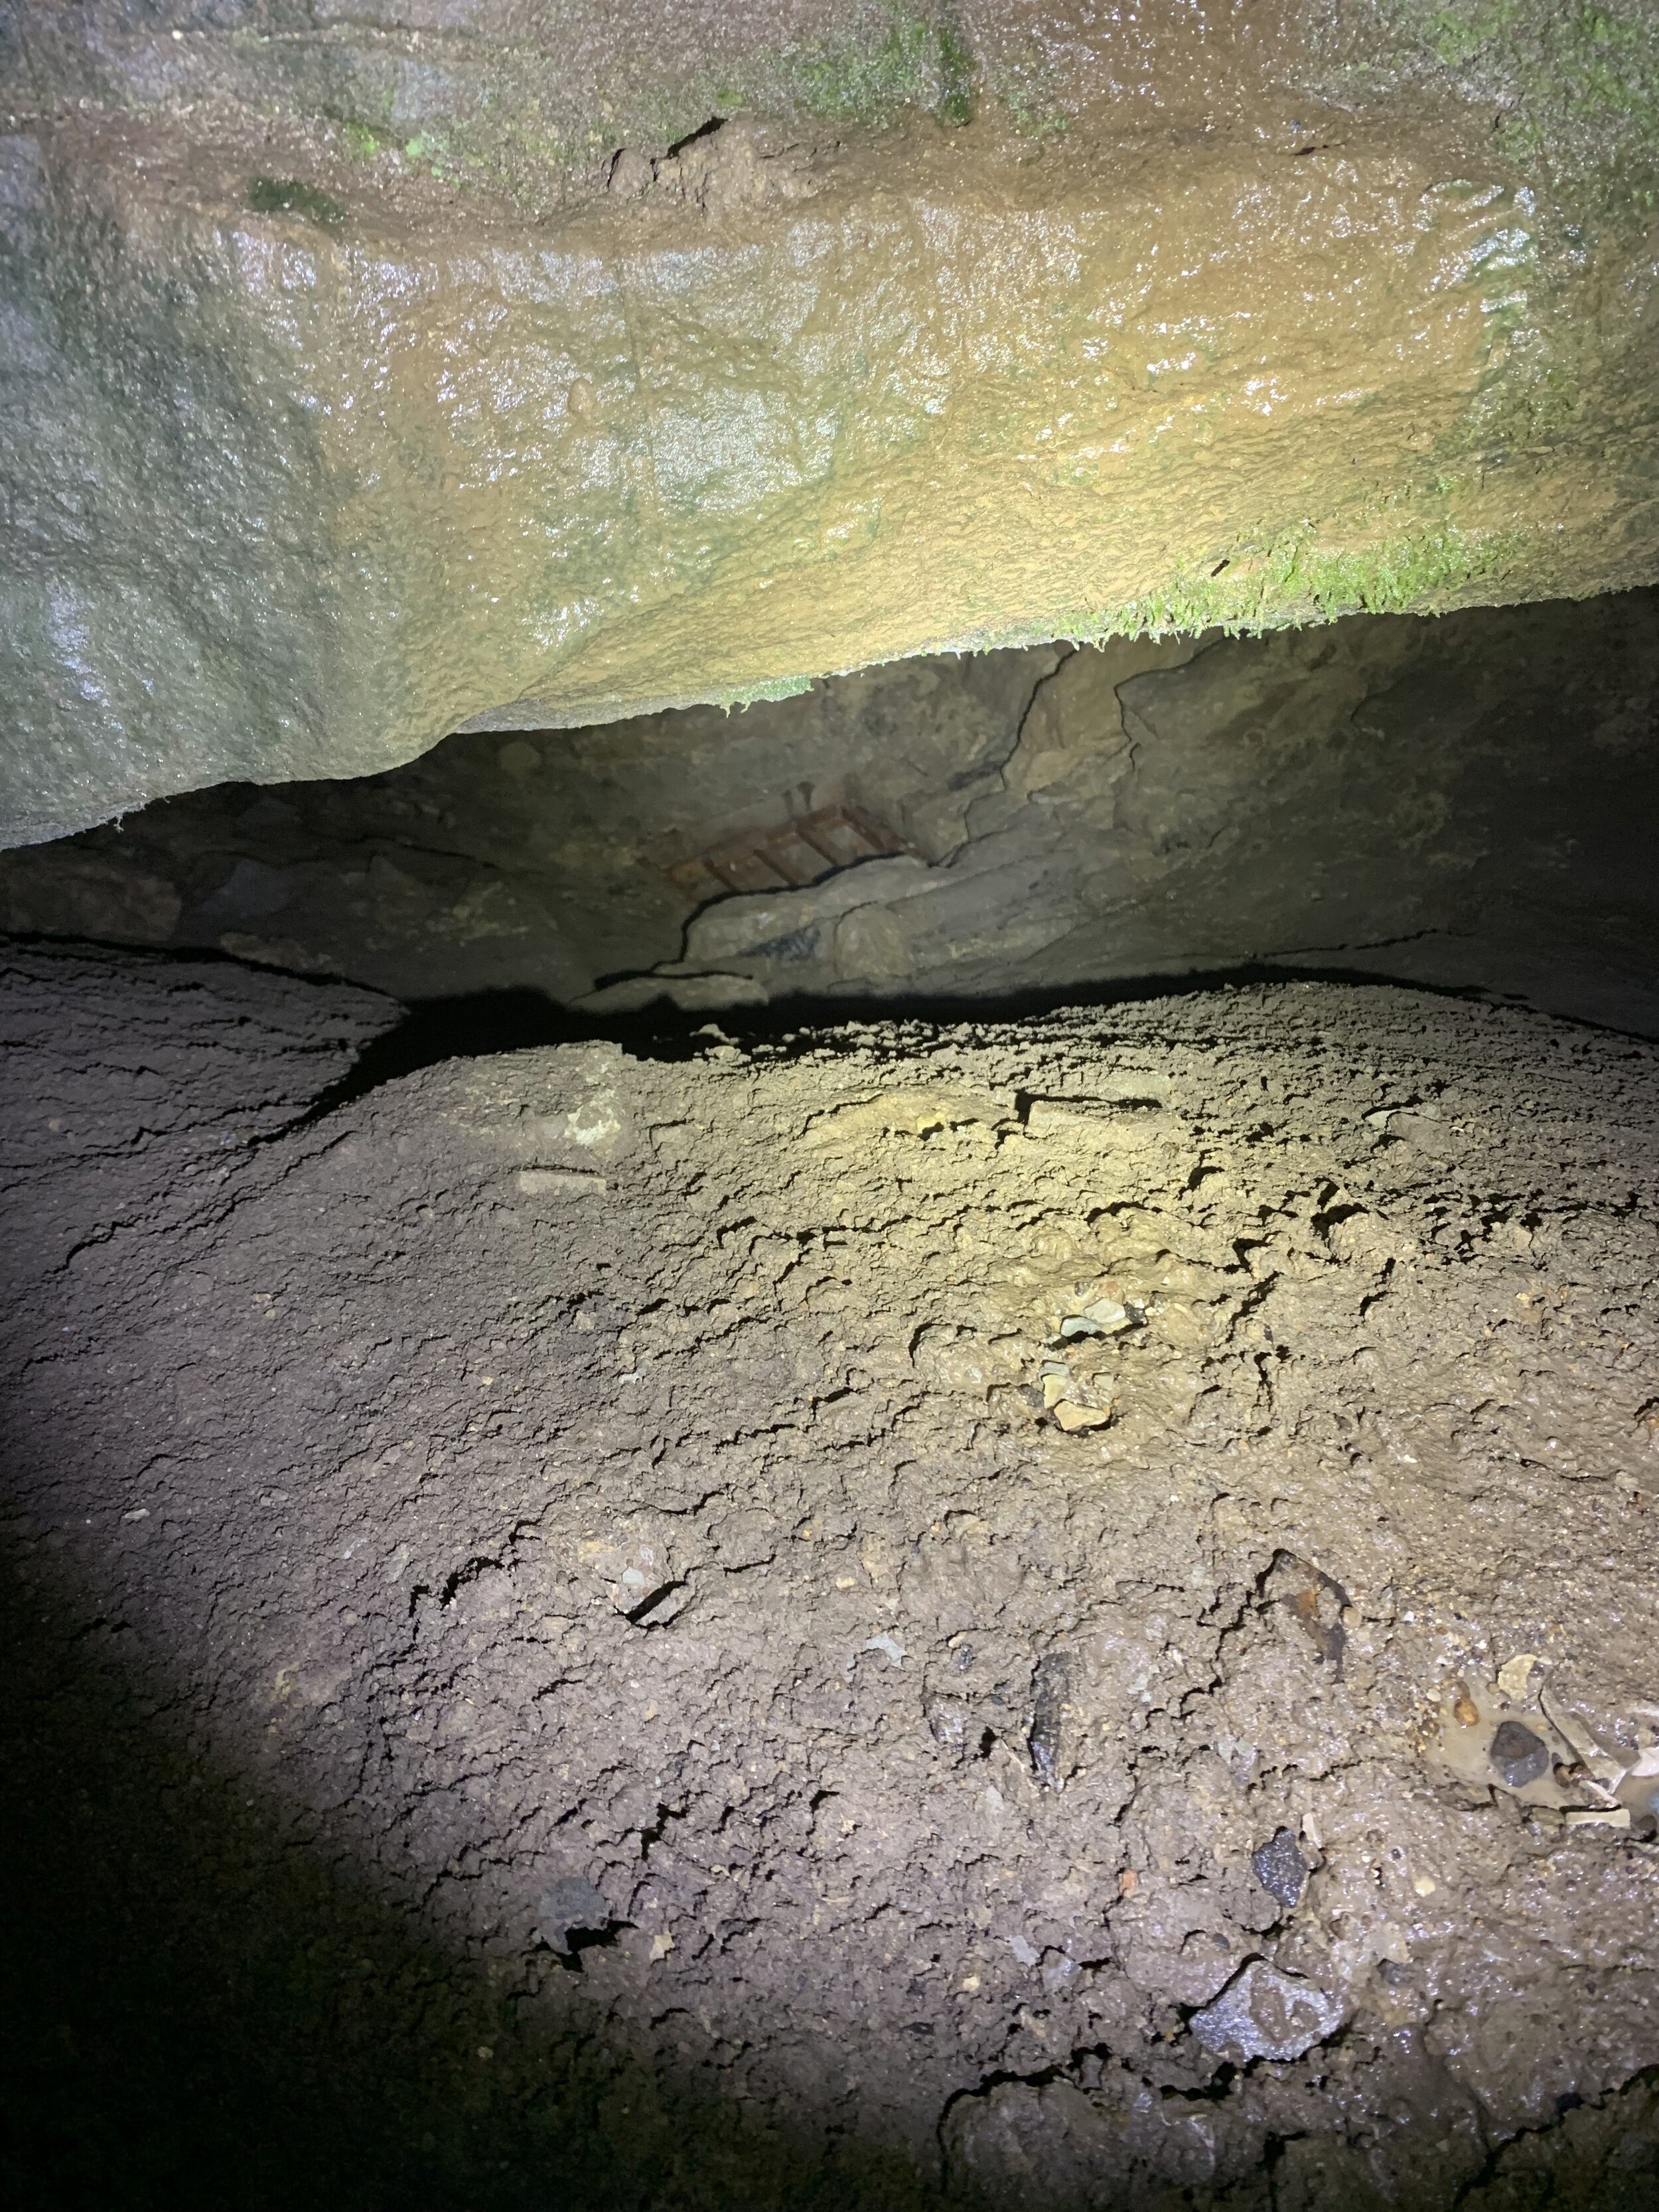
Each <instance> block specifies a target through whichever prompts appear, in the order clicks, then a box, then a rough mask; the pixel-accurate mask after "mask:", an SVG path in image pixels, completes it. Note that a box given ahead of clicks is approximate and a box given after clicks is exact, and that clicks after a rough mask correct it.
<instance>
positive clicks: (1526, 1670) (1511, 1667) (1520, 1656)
mask: <svg viewBox="0 0 1659 2212" xmlns="http://www.w3.org/2000/svg"><path fill="white" fill-rule="evenodd" d="M1537 1664H1538V1654H1537V1653H1536V1652H1535V1651H1517V1652H1516V1655H1515V1656H1514V1658H1513V1659H1506V1660H1505V1661H1504V1664H1503V1665H1502V1666H1501V1667H1500V1668H1498V1688H1499V1689H1500V1690H1501V1691H1502V1692H1504V1696H1505V1697H1506V1698H1524V1697H1525V1696H1526V1694H1527V1684H1528V1682H1529V1681H1530V1680H1532V1672H1533V1669H1534V1667H1536V1666H1537Z"/></svg>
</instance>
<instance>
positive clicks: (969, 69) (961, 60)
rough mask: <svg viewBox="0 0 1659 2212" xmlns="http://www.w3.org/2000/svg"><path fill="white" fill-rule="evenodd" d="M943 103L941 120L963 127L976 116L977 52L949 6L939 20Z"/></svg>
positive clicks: (940, 80) (936, 109) (941, 94)
mask: <svg viewBox="0 0 1659 2212" xmlns="http://www.w3.org/2000/svg"><path fill="white" fill-rule="evenodd" d="M938 36H939V104H938V106H937V107H936V108H935V110H934V112H935V113H936V114H937V115H938V117H939V121H940V122H941V123H948V124H950V125H952V127H953V128H959V127H960V126H961V125H963V124H965V123H971V122H972V121H973V119H974V82H975V76H976V74H977V72H976V70H975V66H974V56H973V52H972V49H971V48H970V47H969V44H968V41H967V39H966V37H965V36H964V35H963V30H962V27H961V25H960V24H959V23H958V22H957V19H956V17H955V16H954V15H952V14H951V13H950V12H949V11H948V10H947V11H946V13H945V15H941V16H940V18H939V33H938Z"/></svg>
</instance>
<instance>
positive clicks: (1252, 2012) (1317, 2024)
mask: <svg viewBox="0 0 1659 2212" xmlns="http://www.w3.org/2000/svg"><path fill="white" fill-rule="evenodd" d="M1343 2018H1344V2011H1343V2006H1342V2001H1341V1999H1340V1997H1335V1996H1332V1995H1331V1994H1330V1993H1329V1991H1328V1990H1322V1989H1320V1988H1319V1987H1318V1986H1317V1984H1315V1983H1313V1982H1304V1981H1298V1980H1296V1979H1295V1978H1292V1977H1291V1975H1289V1974H1281V1973H1280V1972H1279V1969H1278V1968H1277V1967H1276V1966H1268V1965H1267V1963H1266V1961H1265V1960H1261V1959H1252V1960H1251V1961H1250V1963H1249V1966H1246V1967H1244V1968H1243V1971H1242V1972H1239V1973H1238V1974H1237V1975H1235V1976H1234V1978H1233V1979H1232V1980H1231V1982H1229V1983H1228V1984H1227V1986H1226V1988H1225V1990H1223V1991H1222V1992H1221V1995H1220V1996H1218V1997H1217V1998H1216V2000H1215V2001H1214V2002H1213V2003H1212V2004H1207V2005H1206V2006H1205V2007H1204V2008H1203V2009H1202V2011H1200V2012H1195V2013H1194V2015H1193V2017H1192V2021H1191V2026H1192V2031H1193V2033H1194V2035H1195V2036H1196V2037H1197V2038H1198V2039H1199V2041H1200V2043H1201V2044H1202V2045H1204V2046H1205V2048H1206V2050H1207V2051H1217V2052H1218V2053H1219V2054H1220V2055H1221V2056H1222V2057H1227V2058H1232V2059H1235V2060H1240V2059H1249V2058H1279V2059H1285V2058H1300V2057H1301V2056H1302V2054H1303V2052H1304V2051H1311V2050H1312V2049H1313V2047H1314V2045H1315V2044H1316V2043H1322V2042H1323V2041H1324V2039H1325V2038H1326V2037H1327V2036H1328V2035H1334V2033H1335V2032H1336V2030H1337V2029H1338V2028H1339V2027H1340V2026H1341V2025H1342V2021H1343Z"/></svg>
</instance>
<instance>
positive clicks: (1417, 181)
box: [0, 0, 1659, 843]
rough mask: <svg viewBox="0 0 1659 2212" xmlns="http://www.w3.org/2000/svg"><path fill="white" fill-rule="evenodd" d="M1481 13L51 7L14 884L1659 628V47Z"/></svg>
mask: <svg viewBox="0 0 1659 2212" xmlns="http://www.w3.org/2000/svg"><path fill="white" fill-rule="evenodd" d="M1466 12H1467V21H1465V20H1462V16H1461V15H1459V13H1458V11H1446V10H1444V9H1439V10H1436V9H1431V8H1428V7H1426V6H1419V5H1417V4H1416V0H1376V4H1375V5H1356V6H1352V7H1346V8H1337V7H1334V6H1329V5H1324V4H1319V0H1285V4H1283V5H1276V6H1261V5H1255V6H1251V7H1249V8H1246V7H1243V6H1242V5H1239V6H1233V7H1227V6H1223V5H1217V6H1212V7H1208V8H1199V7H1183V6H1179V5H1176V4H1175V0H1168V4H1165V5H1154V6H1148V7H1147V8H1146V9H1141V10H1140V11H1139V13H1138V14H1137V15H1135V16H1134V18H1133V21H1131V22H1130V23H1129V24H1127V25H1125V24H1124V23H1122V22H1121V21H1113V22H1111V23H1096V22H1095V21H1093V15H1094V11H1092V10H1091V9H1085V8H1083V7H1081V6H1076V7H1067V6H1066V4H1064V3H1063V0H1059V3H1058V4H1054V5H1048V4H1042V0H1033V3H1032V4H1027V5H1019V6H1012V7H1011V6H993V5H991V4H989V0H985V4H979V0H971V4H970V0H964V4H963V5H962V6H960V7H958V8H957V9H954V10H950V11H942V10H936V9H931V8H929V9H921V10H918V11H917V12H915V13H914V14H913V13H908V12H903V11H900V12H897V13H896V12H894V11H893V10H892V9H886V8H882V7H876V6H870V5H863V4H858V0H781V4H773V5H768V6H764V7H762V6H749V7H744V6H733V7H729V8H726V9H721V10H718V11H707V12H705V11H699V12H698V13H697V14H696V15H695V16H684V15H681V14H680V13H678V11H672V10H667V9H661V8H659V7H656V6H653V5H647V4H644V0H634V4H631V5H628V6H623V7H614V6H606V7H603V8H601V7H599V6H597V5H593V6H589V5H586V4H582V5H571V6H568V7H557V8H556V7H554V6H552V5H550V4H549V5H538V4H534V0H475V4H471V5H467V4H462V0H454V4H447V0H352V4H348V0H339V3H338V4H333V0H330V4H323V0H311V4H306V0H286V4H285V0H214V4H205V3H204V4H197V0H158V4H155V5H147V6H143V7H140V6H137V5H136V4H134V5H129V6H121V5H117V4H99V0H88V4H87V5H84V6H73V5H62V4H58V0H26V4H23V5H21V6H20V7H19V8H17V9H14V10H13V11H12V13H11V15H10V16H9V22H8V27H7V31H6V33H5V38H6V43H5V44H4V45H3V46H0V64H3V67H4V69H5V70H6V81H5V87H4V94H3V96H4V99H5V101H6V104H7V107H8V109H9V114H10V120H9V122H8V123H7V124H6V125H5V129H4V135H3V143H0V202H3V213H4V226H3V234H4V246H3V252H4V257H5V259H4V274H3V284H4V312H5V317H6V321H5V331H6V337H5V347H4V361H3V374H4V379H5V392H4V401H3V404H4V407H5V410H6V413H5V423H6V458H5V461H4V476H5V490H6V503H5V512H4V524H3V527H4V532H5V539H4V547H3V553H4V568H5V574H6V581H5V602H4V620H5V623H6V627H7V630H8V636H9V647H10V651H9V661H8V673H7V678H6V684H5V690H4V695H3V711H4V727H3V735H0V749H3V750H0V763H3V766H0V837H3V838H4V839H5V840H6V841H8V842H13V843H16V842H28V841H32V840H39V839H44V838H47V837H50V836H55V835H58V834H60V833H62V832H64V831H66V830H70V829H78V828H81V827H82V826H85V825H87V824H88V823H95V822H98V821H100V820H104V819H106V818H108V817H110V816H112V815H113V814H116V813H118V812H120V811H124V810H126V809H129V808H131V807H133V806H135V805H140V804H142V803H143V801H145V800H146V799H150V798H152V797H155V796H156V795H158V794H161V793H167V792H173V791H179V790H185V789H189V788H192V787H197V786H199V785H202V784H206V783H212V782H216V781H224V780H226V779H228V778H231V777H241V778H246V779H249V780H252V781H279V780H283V779H288V778H293V777H295V776H303V775H352V774H362V773H363V772H366V771H368V770H372V769H379V768H382V767H386V766H389V765H391V764H392V763H396V762H398V761H402V760H405V759H407V758H409V757H411V756H412V755H414V754H416V753H417V752H419V751H421V750H422V749H424V748H426V747H428V746H429V745H431V744H434V743H435V742H436V741H437V740H438V739H440V738H442V737H443V736H445V735H446V734H447V732H450V731H451V730H453V729H454V728H455V727H456V726H459V725H461V724H464V723H466V722H468V721H469V720H482V721H483V722H484V723H485V724H486V725H489V726H497V727H502V728H509V727H513V726H537V727H544V728H547V727H556V726H574V725H583V724H588V723H592V722H594V721H598V720H605V719H607V718H611V717H615V716H618V715H623V714H637V713H640V712H641V711H645V710H647V709H650V708H654V707H658V706H660V705H662V704H665V703H668V702H681V701H687V700H705V701H707V700H727V699H732V698H750V697H754V696H763V695H766V694H769V693H775V692H776V691H778V690H788V689H790V688H793V687H796V686H799V684H802V683H803V682H804V681H805V679H807V678H813V677H817V676H819V675H822V674H823V673H825V672H826V671H832V670H836V669H845V668H848V667H854V666H858V665H865V664H867V663H869V662H872V661H874V660H878V659H884V658H888V657H891V656H895V655H902V654H911V653H921V652H925V651H928V650H937V649H939V648H942V647H952V646H960V645H980V646H982V645H986V644H996V643H1007V642H1018V641H1029V640H1043V639H1050V638H1056V637H1090V636H1098V635H1106V634H1109V633H1113V632H1120V631H1127V632H1135V631H1139V630H1141V629H1148V628H1151V629H1167V628H1175V629H1201V628H1203V627H1204V626H1205V625H1206V624H1208V623H1216V622H1223V623H1226V622H1233V623H1246V624H1249V623H1268V624H1271V623H1279V622H1283V621H1285V620H1292V619H1294V620H1306V619H1317V618H1320V617H1323V616H1326V615H1328V614H1331V613H1334V612H1340V611H1344V610H1346V609H1351V608H1355V607H1367V606H1369V607H1383V608H1414V609H1428V608H1433V607H1438V606H1442V605H1451V604H1457V603H1462V602H1468V601H1499V600H1506V599H1509V600H1513V599H1528V598H1536V597H1542V596H1548V595H1552V594H1563V593H1567V594H1572V593H1581V592H1592V591H1595V590H1600V589H1604V588H1607V587H1610V586H1620V585H1629V584H1635V583H1641V582H1645V581H1648V580H1650V579H1651V578H1652V576H1653V574H1654V573H1655V567H1656V562H1655V548H1656V528H1659V526H1656V524H1655V521H1654V515H1655V513H1656V511H1659V510H1656V507H1655V504H1654V494H1655V489H1656V475H1659V471H1656V466H1655V458H1656V442H1655V441H1656V428H1655V420H1654V416H1655V388H1654V380H1653V370H1652V362H1653V343H1652V314H1653V311H1654V309H1653V303H1654V301H1655V298H1656V281H1659V280H1656V261H1655V252H1654V246H1653V240H1652V234H1651V216H1650V208H1651V204H1652V201H1651V191H1650V187H1651V184H1652V179H1653V172H1654V167H1655V164H1654V159H1653V149H1654V144H1655V139H1656V128H1655V118H1656V112H1659V110H1656V97H1659V95H1656V77H1655V73H1654V70H1655V59H1654V57H1655V45H1654V30H1653V21H1652V16H1651V11H1650V9H1648V8H1647V7H1646V6H1645V5H1642V4H1637V0H1630V4H1624V5H1620V4H1613V5H1609V6H1608V7H1607V8H1604V9H1595V10H1577V11H1574V10H1561V9H1554V8H1552V7H1548V6H1546V5H1545V4H1543V0H1537V4H1533V0H1528V4H1524V5H1520V6H1514V7H1503V8H1498V7H1495V6H1494V7H1490V8H1484V9H1482V8H1476V9H1471V10H1469V11H1466ZM692 134H700V135H692Z"/></svg>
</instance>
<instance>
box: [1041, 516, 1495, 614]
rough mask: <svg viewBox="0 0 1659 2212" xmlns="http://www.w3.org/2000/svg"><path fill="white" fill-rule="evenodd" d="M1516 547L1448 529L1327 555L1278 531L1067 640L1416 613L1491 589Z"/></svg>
mask: <svg viewBox="0 0 1659 2212" xmlns="http://www.w3.org/2000/svg"><path fill="white" fill-rule="evenodd" d="M1519 550H1520V547H1519V541H1518V540H1517V539H1516V538H1514V537H1513V536H1512V535H1510V534H1498V533H1492V534H1484V533H1474V532H1465V531H1462V530H1459V529H1458V528H1457V527H1456V526H1455V524H1447V525H1445V526H1443V527H1442V528H1440V529H1438V530H1434V531H1406V532H1401V533H1399V534H1398V535H1397V536H1395V537H1394V538H1389V539H1387V540H1386V541H1384V542H1383V544H1377V545H1373V546H1366V547H1362V548H1359V549H1358V550H1340V551H1338V550H1325V549H1323V548H1322V547H1321V546H1320V545H1319V544H1317V543H1316V539H1315V537H1314V533H1313V532H1311V531H1310V530H1308V529H1298V530H1296V531H1291V532H1284V533H1282V534H1281V535H1280V536H1279V537H1278V538H1275V539H1274V540H1273V541H1272V542H1271V543H1270V544H1268V545H1267V547H1265V548H1264V549H1261V550H1243V551H1241V552H1240V553H1239V554H1238V555H1237V556H1232V557H1229V558H1227V559H1224V560H1222V561H1219V562H1217V563H1216V565H1215V567H1214V568H1212V569H1211V570H1209V571H1208V572H1207V573H1206V572H1202V571H1200V572H1197V573H1193V572H1188V573H1187V574H1182V575H1179V576H1176V577H1175V578H1174V579H1172V580H1171V581H1170V583H1169V584H1168V585H1166V586H1164V587H1163V588H1162V589H1161V590H1158V591H1154V592H1147V593H1146V594H1145V595H1144V596H1143V597H1141V598H1139V599H1131V600H1129V601H1127V603H1126V604H1125V605H1122V606H1120V607H1117V608H1115V609H1114V610H1113V611H1111V612H1110V613H1108V614H1097V615H1095V616H1092V617H1085V618H1083V619H1081V620H1080V621H1079V623H1078V625H1077V628H1076V632H1075V634H1076V635H1078V636H1079V637H1083V638H1089V639H1094V640H1098V639H1102V638H1108V637H1141V636H1152V637H1164V636H1168V635H1172V634H1180V635H1193V634H1194V633H1195V632H1197V631H1199V630H1206V629H1220V630H1225V631H1227V632H1228V633H1229V634H1230V635H1241V634H1250V633H1255V632H1260V631H1263V630H1270V629H1290V628H1292V627H1294V626H1296V625H1297V624H1299V623H1310V622H1333V621H1334V620H1335V619H1336V617H1338V616H1339V615H1350V614H1423V613H1429V612H1431V611H1433V610H1434V609H1435V608H1436V607H1437V606H1440V605H1444V604H1445V603H1446V602H1447V601H1449V599H1452V598H1453V597H1454V595H1455V594H1457V593H1459V592H1463V591H1465V590H1467V589H1468V587H1469V586H1473V585H1475V584H1480V585H1483V586H1492V585H1493V584H1496V583H1498V582H1499V581H1501V580H1502V579H1503V577H1504V575H1505V574H1507V573H1508V572H1509V570H1510V568H1512V567H1513V566H1514V563H1515V560H1516V556H1517V554H1518V552H1519Z"/></svg>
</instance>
